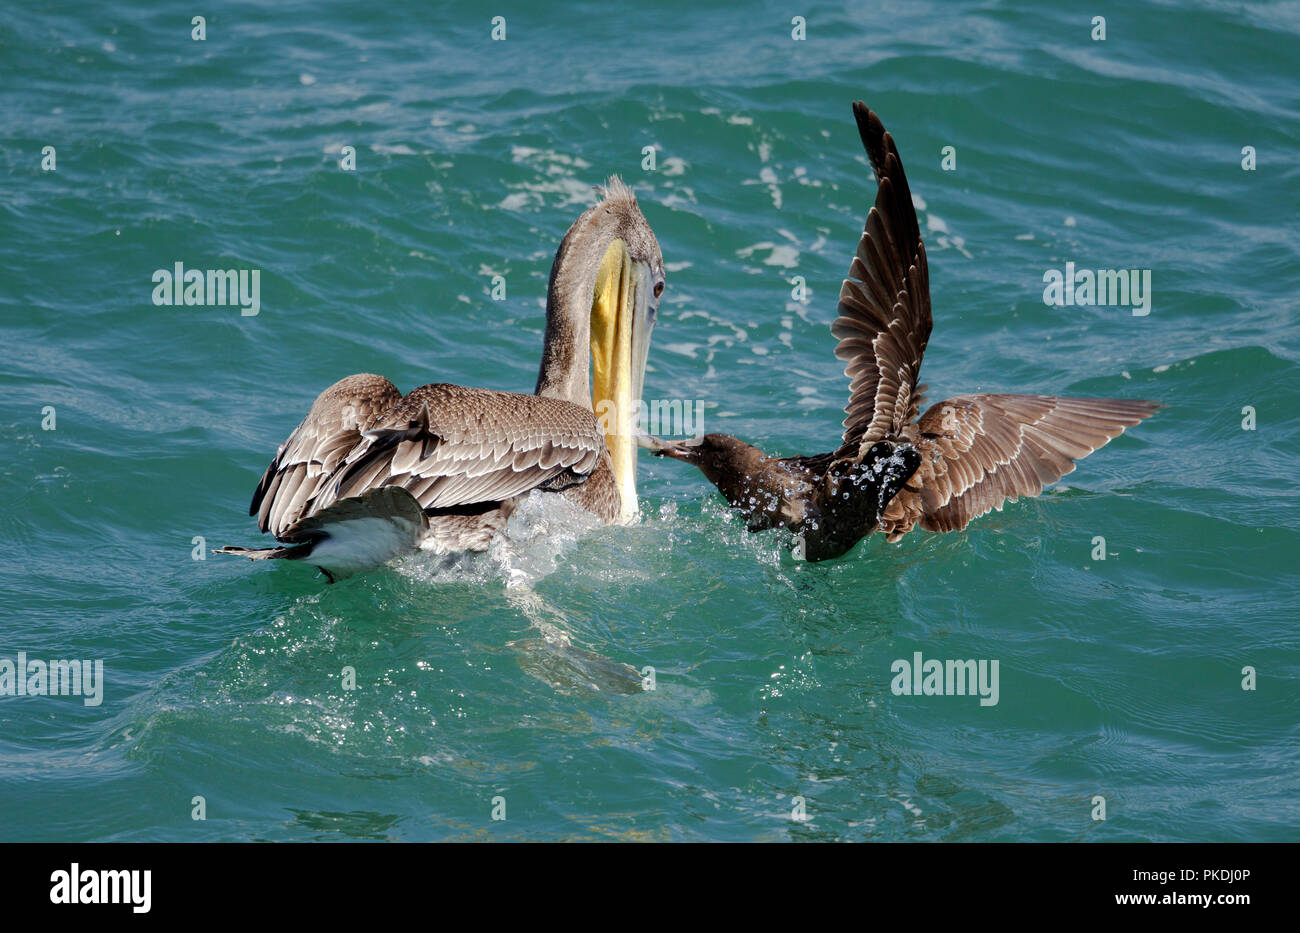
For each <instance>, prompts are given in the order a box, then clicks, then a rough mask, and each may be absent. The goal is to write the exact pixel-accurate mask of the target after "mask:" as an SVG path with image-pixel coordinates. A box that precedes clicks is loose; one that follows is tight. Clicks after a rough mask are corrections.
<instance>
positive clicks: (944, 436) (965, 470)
mask: <svg viewBox="0 0 1300 933" xmlns="http://www.w3.org/2000/svg"><path fill="white" fill-rule="evenodd" d="M1161 407H1162V406H1160V405H1159V404H1157V403H1155V402H1146V401H1136V400H1131V399H1094V398H1058V397H1056V396H1050V395H963V396H958V397H956V398H950V399H948V400H946V401H943V402H938V403H936V404H935V405H932V406H931V407H930V408H929V409H928V410H927V411H926V413H925V415H924V416H922V418H921V419H920V421H918V422H917V423H916V424H914V425H911V426H909V428H908V430H907V431H906V432H905V433H906V436H907V438H908V440H910V441H911V442H912V444H913V445H914V446H915V447H916V449H917V450H918V451H920V453H921V456H922V463H921V467H920V469H918V470H917V471H916V474H915V475H914V476H913V477H912V480H911V481H910V482H909V484H908V486H907V487H906V488H904V489H903V491H902V492H900V493H899V494H898V495H897V496H895V497H894V500H893V501H892V502H891V503H890V504H889V507H888V508H886V509H885V512H884V514H883V515H882V516H881V522H880V523H881V528H882V529H883V530H884V531H885V532H886V533H887V534H888V535H889V537H890V540H895V539H897V538H898V537H899V536H900V535H902V534H905V533H906V532H908V531H910V530H911V529H912V527H913V526H914V525H916V524H918V523H919V524H920V525H921V527H922V528H925V529H926V530H928V531H957V530H959V529H962V528H965V527H966V526H967V525H968V524H969V523H970V522H971V520H972V519H974V518H977V517H979V516H980V515H983V514H985V513H986V512H989V511H991V510H993V509H1001V508H1002V505H1003V503H1004V502H1007V501H1012V502H1014V501H1015V500H1016V498H1017V497H1019V496H1036V495H1038V494H1039V493H1041V492H1042V491H1043V487H1044V486H1047V485H1050V484H1051V483H1054V482H1056V481H1057V480H1058V479H1060V478H1061V477H1062V476H1064V475H1066V474H1067V473H1069V472H1071V471H1072V470H1073V469H1074V461H1075V460H1079V459H1081V458H1083V457H1086V456H1087V455H1088V454H1090V453H1092V452H1093V451H1094V450H1096V449H1098V448H1099V447H1101V446H1103V445H1104V444H1106V442H1108V441H1110V440H1111V439H1112V438H1114V437H1116V436H1118V435H1119V434H1121V433H1123V431H1124V429H1125V428H1129V427H1132V426H1133V425H1135V424H1137V423H1138V422H1140V421H1142V419H1144V418H1147V417H1150V416H1151V415H1152V414H1154V413H1155V412H1156V410H1157V409H1159V408H1161Z"/></svg>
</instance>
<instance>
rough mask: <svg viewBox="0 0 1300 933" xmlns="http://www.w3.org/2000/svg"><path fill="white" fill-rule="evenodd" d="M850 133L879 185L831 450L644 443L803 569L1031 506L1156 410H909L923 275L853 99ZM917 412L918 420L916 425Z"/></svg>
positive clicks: (843, 297) (881, 159) (852, 308)
mask: <svg viewBox="0 0 1300 933" xmlns="http://www.w3.org/2000/svg"><path fill="white" fill-rule="evenodd" d="M853 115H854V116H855V117H856V118H857V123H858V133H859V135H861V137H862V143H863V145H864V146H865V147H866V150H867V157H868V158H869V159H870V161H871V167H872V168H873V169H874V170H875V173H876V177H877V179H878V180H879V188H878V189H877V192H876V203H875V206H874V207H872V208H871V211H870V213H869V214H868V215H867V221H866V225H865V229H864V230H863V233H862V238H861V240H859V242H858V251H857V255H856V256H855V257H854V258H853V262H852V265H851V266H850V267H849V277H848V278H847V279H845V280H844V285H843V287H842V288H841V289H840V301H839V316H838V317H837V318H836V319H835V322H834V323H833V324H832V325H831V333H832V334H834V335H835V336H836V337H838V338H839V344H838V346H836V348H835V355H836V356H837V357H839V358H840V359H841V360H843V361H845V362H846V363H847V364H848V365H847V367H846V369H845V374H846V375H847V376H848V377H849V379H850V381H851V386H850V395H849V403H848V407H847V417H846V418H845V420H844V436H843V441H842V443H841V445H840V446H839V447H838V448H837V449H836V450H835V451H834V452H832V453H826V454H820V455H817V456H812V457H769V456H768V455H767V454H765V453H763V452H762V451H761V450H759V449H758V448H756V447H753V446H751V445H750V444H746V443H745V442H744V441H742V440H739V439H737V438H734V437H731V436H730V435H727V434H707V435H705V436H704V437H703V438H702V439H700V440H699V441H698V442H695V443H692V442H690V441H685V442H676V443H668V442H664V441H658V440H657V439H648V440H647V441H646V443H647V445H648V446H651V447H653V448H654V449H655V452H656V453H657V454H658V455H661V456H667V457H672V458H675V459H677V460H685V461H687V462H689V463H694V464H695V465H696V466H698V467H699V468H700V469H701V470H702V471H703V472H704V475H705V477H707V478H708V480H709V481H710V482H712V483H713V484H714V485H715V486H717V487H718V490H719V491H720V492H721V493H722V494H723V495H724V496H725V497H726V499H727V501H728V503H730V505H731V506H733V507H734V508H736V509H739V510H740V511H741V512H742V513H743V514H744V516H745V519H746V522H747V525H748V527H749V529H750V530H751V531H760V530H763V529H765V528H774V527H784V528H789V529H791V530H792V531H793V532H794V534H795V547H796V551H798V552H802V556H804V557H805V558H806V559H808V560H823V559H826V558H830V557H838V556H840V555H841V554H843V553H845V552H846V551H848V550H849V548H851V547H853V545H854V544H855V543H857V541H858V540H859V539H861V538H863V537H864V536H866V535H868V534H870V533H871V532H873V531H877V530H879V531H883V532H884V533H885V534H886V535H887V536H888V539H889V540H890V541H897V540H898V539H899V538H900V537H902V536H903V535H904V534H905V533H907V532H908V531H910V530H911V529H912V528H913V527H915V526H916V525H918V524H919V525H920V526H921V527H922V528H924V529H926V530H928V531H956V530H958V529H961V528H965V527H966V526H967V524H969V523H970V521H971V520H972V519H974V518H977V517H978V516H980V515H983V514H984V513H986V512H988V511H990V510H991V509H998V510H1001V508H1002V505H1003V503H1004V502H1007V501H1010V502H1014V501H1016V498H1017V497H1018V496H1036V495H1038V494H1039V493H1040V492H1042V491H1043V487H1044V486H1045V485H1048V484H1050V483H1054V482H1056V480H1058V479H1060V478H1061V477H1062V476H1064V475H1065V474H1067V473H1069V472H1070V471H1071V470H1073V469H1074V461H1075V460H1078V459H1080V458H1082V457H1086V456H1087V455H1088V454H1090V453H1092V452H1093V451H1094V450H1096V449H1097V448H1099V447H1101V446H1102V445H1103V444H1105V443H1106V442H1107V441H1109V440H1111V439H1112V438H1114V437H1116V436H1117V435H1119V434H1120V433H1122V432H1123V431H1124V429H1125V428H1127V427H1132V426H1133V425H1135V424H1137V423H1138V422H1139V421H1141V420H1142V419H1143V418H1146V417H1148V416H1150V415H1151V414H1153V413H1154V412H1155V411H1156V409H1158V408H1160V407H1161V406H1160V405H1158V404H1156V403H1154V402H1144V401H1132V400H1128V399H1080V398H1058V397H1056V396H1051V395H1003V394H988V395H961V396H957V397H955V398H950V399H948V400H946V401H943V402H939V403H938V404H936V405H931V406H930V407H929V408H928V409H926V412H925V414H924V415H921V414H920V407H921V400H922V392H923V390H924V388H925V387H924V386H919V385H917V374H918V372H919V370H920V366H921V356H922V354H923V353H924V352H925V346H926V343H927V341H928V340H929V338H930V328H931V325H932V323H933V322H932V319H931V316H930V279H929V272H928V268H927V266H926V259H925V245H924V243H922V241H921V233H920V228H919V226H918V225H917V220H916V211H915V210H914V209H913V207H912V195H911V192H910V190H909V189H908V186H907V177H906V176H905V175H904V174H903V163H902V160H901V159H900V158H899V156H898V150H897V149H896V148H895V146H894V140H893V137H891V136H890V135H889V134H888V133H887V132H885V128H884V127H883V126H882V125H881V123H880V119H879V118H878V117H877V116H876V115H875V114H874V113H872V112H871V111H870V110H868V109H867V108H866V106H865V105H864V104H863V103H862V102H861V101H858V102H857V103H855V104H854V105H853ZM918 416H919V417H918Z"/></svg>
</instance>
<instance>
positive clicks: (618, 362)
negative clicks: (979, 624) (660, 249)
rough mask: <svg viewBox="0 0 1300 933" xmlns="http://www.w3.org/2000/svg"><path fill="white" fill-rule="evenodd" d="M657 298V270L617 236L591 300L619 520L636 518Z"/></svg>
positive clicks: (597, 399)
mask: <svg viewBox="0 0 1300 933" xmlns="http://www.w3.org/2000/svg"><path fill="white" fill-rule="evenodd" d="M657 313H658V300H657V299H656V298H655V297H654V282H653V274H652V272H651V269H650V266H649V264H648V263H645V262H637V261H633V259H632V257H631V256H630V255H629V254H628V251H627V245H626V244H625V243H624V242H623V241H622V240H621V239H616V240H614V242H613V243H611V244H610V245H609V249H607V250H606V251H605V257H604V259H602V260H601V262H600V268H599V270H598V271H597V273H596V285H595V288H594V290H593V291H592V300H591V360H592V370H593V375H594V381H595V387H594V389H595V391H594V392H593V397H592V405H593V408H594V410H595V412H596V417H597V418H598V419H599V421H600V423H601V426H602V427H603V428H604V431H605V445H606V446H607V447H608V448H609V455H610V458H611V459H612V460H613V466H614V482H615V483H616V484H617V486H618V494H619V500H620V506H619V517H618V521H619V523H620V524H624V523H627V522H630V521H631V520H632V519H633V518H635V517H636V511H637V499H636V454H637V443H636V436H637V428H638V422H639V421H640V412H641V390H642V387H643V386H644V384H645V366H646V357H647V355H648V354H649V352H650V332H651V331H652V330H653V329H654V324H655V317H656V315H657Z"/></svg>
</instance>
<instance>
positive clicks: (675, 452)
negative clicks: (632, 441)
mask: <svg viewBox="0 0 1300 933" xmlns="http://www.w3.org/2000/svg"><path fill="white" fill-rule="evenodd" d="M636 441H637V444H638V445H640V446H641V447H644V448H645V449H646V450H648V451H650V452H651V453H652V454H654V455H655V456H656V457H671V458H672V459H673V460H685V461H686V462H687V463H690V462H692V461H694V460H698V459H699V457H700V447H699V442H698V441H696V442H695V443H691V439H687V440H684V441H666V440H664V439H663V438H662V437H655V436H654V435H653V434H638V435H637V439H636Z"/></svg>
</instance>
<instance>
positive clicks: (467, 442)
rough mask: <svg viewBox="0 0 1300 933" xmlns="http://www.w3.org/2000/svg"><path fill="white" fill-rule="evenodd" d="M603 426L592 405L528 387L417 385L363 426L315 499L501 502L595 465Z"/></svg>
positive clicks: (574, 477) (320, 502)
mask: <svg viewBox="0 0 1300 933" xmlns="http://www.w3.org/2000/svg"><path fill="white" fill-rule="evenodd" d="M604 450H605V439H604V434H603V432H602V431H601V428H600V425H599V423H598V422H597V420H596V416H595V415H594V414H592V412H591V411H589V410H587V409H585V408H582V407H581V406H579V405H574V404H572V403H570V402H565V401H561V400H559V399H553V398H543V397H540V396H536V395H520V394H516V393H513V392H494V391H491V390H488V389H469V388H465V387H463V386H454V385H445V384H436V385H427V386H421V387H420V388H418V389H415V390H414V391H412V392H411V393H409V394H408V395H407V396H406V397H405V398H403V399H402V400H401V402H400V404H398V405H395V406H394V407H393V408H392V409H390V410H389V411H387V412H385V413H384V415H383V416H382V417H381V418H380V419H379V420H378V421H377V422H376V423H375V424H373V425H372V426H371V427H370V428H369V429H368V430H367V431H365V432H363V436H362V440H361V442H360V443H359V444H358V445H357V446H356V447H355V448H354V449H353V450H352V451H350V452H349V453H348V455H347V457H346V459H345V460H344V461H343V463H342V464H341V465H340V466H339V468H338V471H337V473H336V475H335V476H334V477H333V478H332V479H331V481H330V482H329V483H328V484H327V485H326V487H325V488H324V489H322V491H321V493H320V495H319V497H318V498H317V499H316V500H315V503H314V507H315V508H323V507H325V506H326V505H328V504H329V503H330V502H333V501H335V500H336V499H341V498H346V497H348V496H355V495H359V494H360V493H362V492H364V491H365V490H367V489H370V488H373V487H375V486H401V487H403V488H405V489H407V490H409V491H410V492H411V494H412V495H414V496H415V497H416V499H417V500H418V501H419V503H420V505H421V507H423V508H425V509H446V508H453V507H456V506H466V505H477V504H480V503H490V502H501V501H504V500H506V499H510V498H512V497H514V496H518V495H521V494H523V493H526V492H528V491H529V490H531V489H533V488H535V487H538V486H542V485H546V486H547V488H552V489H553V488H562V487H563V486H564V485H566V481H567V483H574V482H581V481H582V480H583V479H585V478H586V476H588V475H589V474H590V473H592V472H593V471H594V470H595V469H596V467H597V465H598V464H599V463H600V457H601V455H602V453H604Z"/></svg>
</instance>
